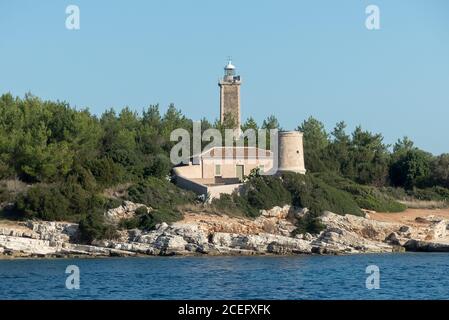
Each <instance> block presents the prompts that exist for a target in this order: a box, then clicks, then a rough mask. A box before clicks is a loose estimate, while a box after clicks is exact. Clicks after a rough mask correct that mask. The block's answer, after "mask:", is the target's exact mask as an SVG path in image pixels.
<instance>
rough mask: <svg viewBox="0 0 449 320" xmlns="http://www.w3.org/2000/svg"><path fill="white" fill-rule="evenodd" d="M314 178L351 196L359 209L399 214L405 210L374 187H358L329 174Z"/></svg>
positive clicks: (349, 181) (353, 183) (347, 180)
mask: <svg viewBox="0 0 449 320" xmlns="http://www.w3.org/2000/svg"><path fill="white" fill-rule="evenodd" d="M315 176H316V177H318V178H320V179H322V180H323V181H324V182H325V183H327V184H329V185H331V186H332V187H334V188H337V189H340V190H343V191H345V192H348V193H349V194H351V196H352V197H353V199H354V200H355V202H356V203H357V205H358V206H359V207H360V208H363V209H368V210H374V211H379V212H401V211H404V210H405V209H406V206H405V205H403V204H401V203H399V202H397V201H396V200H395V199H394V198H392V197H391V196H390V195H388V194H386V193H384V192H382V191H380V190H379V189H377V188H375V187H371V186H364V185H360V184H358V183H355V182H353V181H352V180H349V179H346V178H343V177H340V176H338V175H336V174H333V173H330V172H328V173H321V174H316V175H315Z"/></svg>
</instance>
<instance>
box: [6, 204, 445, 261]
mask: <svg viewBox="0 0 449 320" xmlns="http://www.w3.org/2000/svg"><path fill="white" fill-rule="evenodd" d="M139 206H140V205H138V204H134V203H131V202H126V203H125V204H124V205H122V206H120V207H119V208H115V209H112V210H109V211H108V212H107V213H106V214H105V215H106V217H107V218H108V219H109V220H110V221H111V223H114V221H117V220H118V219H120V218H123V216H132V215H133V214H134V210H136V208H138V207H139ZM306 214H308V213H307V210H306V209H305V210H304V209H303V210H300V209H294V208H291V207H290V206H284V207H275V208H273V209H271V210H263V211H262V212H261V215H260V216H259V217H258V218H255V219H248V218H241V217H230V216H226V215H211V214H200V213H186V214H185V217H184V219H183V220H181V221H179V222H175V223H172V224H170V225H169V224H166V223H161V224H158V225H157V226H156V228H155V229H154V230H151V231H142V230H138V229H132V230H123V231H120V234H119V237H118V239H114V240H98V241H93V242H92V244H90V245H86V244H81V243H80V241H79V235H78V225H77V224H75V223H65V222H48V221H32V220H30V221H26V222H11V221H10V222H7V223H0V256H2V257H78V256H79V257H89V256H90V257H101V256H146V255H153V256H155V255H161V256H170V255H263V254H272V255H285V254H352V253H381V252H395V251H405V250H408V251H449V237H448V234H447V233H446V232H447V231H446V230H447V227H448V220H446V219H445V218H444V217H438V216H435V215H430V216H422V217H416V218H415V220H414V221H413V223H409V225H405V224H403V223H395V222H385V221H378V220H375V219H371V218H370V216H369V215H368V214H367V217H358V216H353V215H337V214H334V213H331V212H325V213H324V214H323V215H322V216H321V217H320V221H321V223H323V224H324V225H325V229H324V231H322V232H320V233H319V234H317V235H312V234H308V233H306V234H297V235H295V236H292V231H293V230H294V229H295V225H294V224H295V221H296V219H298V218H300V217H301V216H303V215H306Z"/></svg>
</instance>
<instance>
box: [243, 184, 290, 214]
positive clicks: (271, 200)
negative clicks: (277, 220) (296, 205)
mask: <svg viewBox="0 0 449 320" xmlns="http://www.w3.org/2000/svg"><path fill="white" fill-rule="evenodd" d="M244 190H245V191H244V193H243V196H244V197H246V200H247V201H248V204H249V205H250V206H251V207H253V208H255V209H265V210H266V209H271V208H273V207H275V206H283V205H286V204H290V203H291V196H290V192H288V190H287V189H285V187H284V186H283V184H282V180H281V179H280V178H279V177H274V176H254V177H251V178H250V179H249V180H248V181H247V182H246V183H245V188H244Z"/></svg>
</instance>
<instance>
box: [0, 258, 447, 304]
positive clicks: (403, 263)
mask: <svg viewBox="0 0 449 320" xmlns="http://www.w3.org/2000/svg"><path fill="white" fill-rule="evenodd" d="M69 265H73V266H76V268H77V269H78V270H79V289H67V287H66V279H67V277H69V276H71V275H72V274H66V269H67V267H68V266H69ZM368 266H375V267H374V268H375V269H376V268H378V271H379V272H378V273H376V274H375V275H374V276H376V277H377V278H376V279H377V280H378V282H377V284H378V285H376V286H375V287H378V289H376V288H372V289H368V288H367V285H366V282H367V277H370V276H373V274H372V273H367V267H368ZM72 268H73V267H72ZM370 268H372V267H369V268H368V271H369V270H372V269H370ZM69 271H70V270H69ZM371 280H372V278H371ZM371 280H370V282H369V283H370V284H371V286H370V285H369V287H373V286H372V284H373V283H374V282H371ZM70 283H73V282H70ZM69 286H70V285H69ZM448 297H449V254H444V253H395V254H375V255H374V254H370V255H351V256H288V257H149V258H103V259H38V260H0V299H447V298H448Z"/></svg>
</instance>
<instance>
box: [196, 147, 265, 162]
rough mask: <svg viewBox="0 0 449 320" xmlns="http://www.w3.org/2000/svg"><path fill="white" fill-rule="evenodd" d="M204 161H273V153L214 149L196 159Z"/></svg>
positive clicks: (224, 148)
mask: <svg viewBox="0 0 449 320" xmlns="http://www.w3.org/2000/svg"><path fill="white" fill-rule="evenodd" d="M198 157H201V158H203V159H229V158H231V159H271V158H272V157H273V153H272V152H271V151H270V150H265V149H261V148H256V147H212V148H210V149H208V150H206V151H203V152H202V153H201V154H199V155H198V156H196V157H194V158H198Z"/></svg>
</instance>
